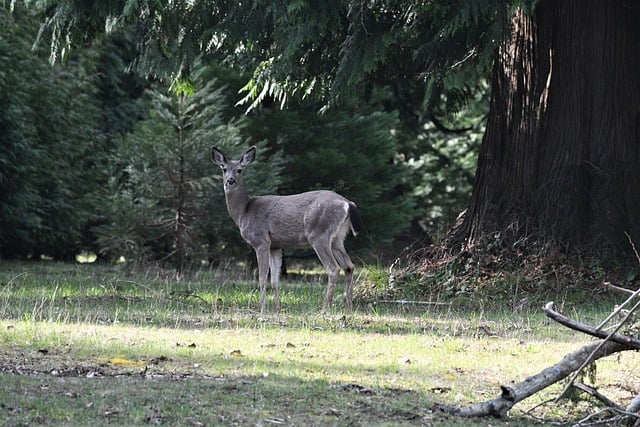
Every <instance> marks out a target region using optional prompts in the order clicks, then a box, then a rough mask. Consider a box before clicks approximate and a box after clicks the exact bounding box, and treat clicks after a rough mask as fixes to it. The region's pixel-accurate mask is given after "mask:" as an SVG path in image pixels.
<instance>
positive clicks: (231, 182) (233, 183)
mask: <svg viewBox="0 0 640 427" xmlns="http://www.w3.org/2000/svg"><path fill="white" fill-rule="evenodd" d="M236 182H237V181H236V179H235V178H233V177H231V178H228V179H227V185H228V186H230V187H231V186H234V185H236Z"/></svg>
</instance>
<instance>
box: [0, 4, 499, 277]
mask: <svg viewBox="0 0 640 427" xmlns="http://www.w3.org/2000/svg"><path fill="white" fill-rule="evenodd" d="M44 19H45V18H44V16H43V15H41V14H39V13H37V12H34V11H33V10H28V9H24V8H22V7H21V6H20V4H18V5H17V7H15V8H14V9H12V10H10V9H9V5H7V4H5V5H4V6H3V7H1V8H0V26H1V27H2V28H3V30H2V32H1V34H0V58H1V61H0V63H1V64H2V65H1V73H0V94H2V96H0V110H1V111H2V114H0V121H1V122H2V123H1V125H0V254H1V256H2V258H40V257H43V256H44V257H51V258H54V259H73V258H74V257H75V256H76V255H77V254H80V253H84V252H92V253H95V254H97V255H98V256H99V257H100V258H101V259H105V260H110V261H114V260H117V259H120V257H124V258H125V259H127V260H132V261H137V262H167V263H170V264H175V265H179V266H180V267H184V266H186V265H189V264H196V265H197V264H199V263H201V262H210V261H216V260H220V259H222V258H224V257H228V256H231V255H233V256H239V257H244V256H246V255H247V254H248V253H250V252H249V251H248V249H247V246H246V245H245V244H244V243H243V242H242V241H241V239H240V236H239V233H238V232H237V230H236V229H235V226H234V224H233V223H232V221H231V220H230V219H229V218H228V215H227V212H226V206H225V204H224V195H223V193H222V184H221V182H220V180H219V171H218V169H217V168H216V167H214V165H212V164H211V162H210V158H209V148H210V146H211V145H214V144H215V145H217V146H219V147H221V148H222V149H224V150H225V151H226V152H229V153H230V155H238V154H240V153H241V152H242V151H244V149H245V148H246V147H248V146H249V145H253V144H255V145H257V146H258V148H259V158H258V162H256V164H255V165H253V166H252V170H251V172H250V173H249V174H248V179H249V183H248V186H249V191H250V192H251V193H253V194H266V193H281V194H290V193H295V192H301V191H306V190H311V189H318V188H325V189H332V190H335V191H337V192H339V193H341V194H343V195H345V196H347V197H348V198H350V199H352V200H354V201H355V202H356V203H357V204H358V205H359V206H360V210H361V212H362V217H363V220H364V222H365V224H366V233H365V234H364V237H363V238H361V239H358V240H350V241H349V245H351V246H352V248H353V249H354V250H357V251H358V255H357V256H358V257H360V258H363V259H367V260H370V261H374V260H388V259H391V258H392V257H394V256H397V254H398V253H399V252H400V251H401V250H402V249H404V248H405V247H406V246H407V245H410V244H412V243H415V242H420V243H425V242H428V241H430V240H432V239H435V238H437V237H438V236H439V235H441V234H442V233H443V232H444V231H446V229H447V228H448V227H449V226H450V225H451V223H452V222H453V220H454V219H455V217H456V215H457V214H458V213H459V212H460V210H462V208H463V207H464V203H465V201H466V200H467V199H468V197H469V193H470V190H471V185H472V182H473V174H474V168H475V161H476V155H477V150H478V147H479V141H480V137H481V133H482V131H483V126H484V122H485V116H486V110H487V100H486V96H485V95H486V93H484V92H483V91H479V92H478V94H477V97H476V99H474V100H473V101H472V102H469V103H468V104H465V105H464V106H463V107H462V109H463V110H464V114H462V113H460V114H459V115H458V116H455V117H453V116H452V117H450V122H451V121H454V123H447V126H449V125H450V126H451V127H452V128H453V127H455V128H459V129H460V130H459V131H458V130H456V129H449V128H447V127H445V125H443V124H441V123H435V124H434V122H432V121H430V120H427V119H419V118H420V114H421V112H420V111H419V110H420V105H421V102H422V100H421V99H419V98H416V94H415V93H410V92H407V91H406V90H405V91H402V90H398V88H394V87H391V86H390V85H385V84H379V85H375V86H374V87H372V88H371V93H370V94H369V95H368V96H366V97H362V96H360V97H357V96H356V95H355V94H353V95H351V97H349V98H347V99H344V100H342V102H341V103H340V105H336V106H334V107H332V108H330V109H327V110H326V111H323V112H322V111H321V110H322V109H323V107H324V106H325V103H324V102H323V100H322V99H318V98H315V97H306V98H304V99H303V98H302V97H300V98H294V99H291V100H290V101H289V103H288V104H287V108H286V109H283V108H281V105H280V103H279V102H278V100H277V99H276V97H275V96H271V97H270V96H263V97H262V98H261V100H260V102H258V103H255V104H254V105H253V106H251V108H250V109H249V111H248V108H249V107H250V106H249V105H247V103H246V102H245V103H242V102H239V101H241V100H242V98H243V97H245V96H246V92H243V91H242V89H243V86H245V85H246V82H247V81H249V80H250V79H251V75H249V74H246V73H243V72H241V71H239V70H238V68H237V67H233V64H232V63H230V62H231V61H229V60H228V58H221V57H216V56H215V55H213V56H209V57H207V58H204V57H201V58H198V59H197V60H196V61H194V62H193V64H192V66H191V69H190V74H189V79H188V80H187V79H183V80H181V79H175V78H173V79H171V78H163V77H161V76H160V75H156V76H154V75H153V74H151V75H149V74H142V73H139V72H138V71H137V69H136V68H135V67H132V66H131V63H132V61H133V60H134V59H135V58H136V57H137V55H139V53H140V52H139V51H138V50H137V49H138V48H139V43H137V40H136V34H137V31H138V29H137V28H136V26H135V25H131V26H125V27H123V28H119V29H118V30H117V31H114V32H111V33H109V34H106V35H104V36H103V37H99V38H96V39H95V40H93V41H91V42H90V43H87V44H86V45H84V46H82V47H79V48H76V49H74V50H72V51H71V52H69V53H68V54H66V55H65V56H64V60H63V61H56V62H54V63H52V61H51V58H50V56H51V54H52V52H51V49H50V46H49V45H47V44H45V43H36V41H37V39H38V37H42V34H40V32H39V31H40V24H41V23H42V22H43V21H44ZM399 106H404V111H402V110H401V109H400V108H399ZM412 108H413V109H415V111H411V109H412ZM247 111H248V112H247ZM456 118H458V119H459V120H457V121H456V120H455V119H456ZM437 125H439V126H437Z"/></svg>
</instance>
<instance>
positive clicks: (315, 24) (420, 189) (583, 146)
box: [0, 0, 640, 271]
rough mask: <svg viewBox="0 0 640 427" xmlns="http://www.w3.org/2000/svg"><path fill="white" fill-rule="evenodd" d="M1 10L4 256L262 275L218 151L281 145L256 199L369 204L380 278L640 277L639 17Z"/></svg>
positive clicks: (530, 8)
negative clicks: (234, 213)
mask: <svg viewBox="0 0 640 427" xmlns="http://www.w3.org/2000/svg"><path fill="white" fill-rule="evenodd" d="M0 10H1V19H2V28H3V30H2V33H1V36H0V37H1V38H0V54H1V55H2V65H1V67H2V68H1V71H2V73H1V74H0V90H1V91H2V95H3V97H2V100H1V101H0V102H1V105H0V109H1V110H2V118H1V119H0V120H2V126H1V127H0V140H1V141H0V142H1V143H2V146H1V151H0V187H1V188H0V256H2V257H3V258H16V257H20V258H39V257H42V256H45V257H52V258H55V259H68V258H72V257H74V256H75V255H76V254H78V253H81V252H87V251H90V252H92V253H95V254H97V255H99V257H101V258H102V259H105V260H111V261H113V260H118V259H122V258H123V257H124V259H126V260H130V261H135V262H144V263H147V262H163V263H170V264H173V265H175V266H177V267H178V268H179V269H181V268H184V267H187V266H188V265H191V264H198V263H202V262H215V261H219V260H221V259H226V258H228V257H229V256H240V257H244V256H246V253H248V251H247V248H246V245H244V244H243V243H242V242H241V241H240V239H239V235H238V233H237V232H236V230H235V229H234V227H233V224H232V222H231V220H230V219H229V218H228V217H227V215H226V212H225V207H224V202H223V197H222V194H221V190H220V188H221V185H220V182H219V172H218V171H217V170H216V168H215V167H213V166H212V165H211V164H210V161H209V159H208V154H207V153H208V152H209V147H210V146H211V145H214V144H215V145H217V146H218V147H220V148H221V149H223V150H224V151H225V152H226V153H228V154H229V156H230V157H232V156H234V155H237V154H238V153H240V152H242V151H244V149H245V148H246V147H247V146H249V145H257V146H258V149H259V150H258V156H259V157H258V162H257V163H256V165H255V167H252V171H251V173H250V174H249V177H250V178H251V179H252V181H251V182H250V183H249V184H250V187H251V188H250V189H249V191H250V192H251V193H253V194H260V193H281V194H289V193H295V192H301V191H305V190H310V189H316V188H326V189H332V190H336V191H338V192H340V193H342V194H344V195H345V196H347V197H349V198H350V199H351V200H353V201H355V202H356V203H357V204H358V205H359V207H360V210H361V212H362V217H363V220H364V223H365V228H366V233H365V234H364V236H363V237H362V238H360V239H358V240H350V241H349V242H348V244H349V245H350V246H352V247H351V248H350V249H351V250H352V251H353V250H354V249H357V250H359V253H358V255H357V257H359V258H361V259H363V260H365V261H369V262H371V261H382V262H383V263H385V262H387V261H389V260H392V259H395V257H396V256H397V255H398V254H400V253H401V252H402V251H403V250H404V249H406V248H407V247H409V246H411V245H412V244H414V243H417V246H418V247H420V246H422V247H424V246H425V245H426V244H429V243H431V242H437V243H439V245H438V246H437V247H435V248H433V249H435V253H440V254H443V253H448V254H453V255H454V257H458V258H457V259H454V260H453V261H451V259H450V260H449V261H448V262H453V264H455V265H481V264H482V265H484V264H486V265H491V266H496V265H502V266H504V267H505V268H511V267H507V266H509V265H511V266H513V265H516V266H521V265H523V264H531V259H535V261H534V262H533V263H534V264H535V263H537V262H542V264H544V262H545V260H552V259H554V260H556V261H558V260H560V261H559V262H560V263H562V264H563V263H564V261H562V257H561V256H564V255H567V254H569V255H571V256H572V259H573V260H574V261H575V264H576V265H578V266H580V265H581V264H583V261H582V260H583V259H584V257H585V256H588V257H590V258H591V259H595V262H596V264H601V265H603V268H609V267H610V266H613V267H614V268H616V267H618V266H620V265H623V264H627V266H626V267H625V268H627V267H628V266H629V263H631V265H632V266H635V267H633V268H634V269H637V264H638V255H637V253H636V251H635V247H634V245H636V243H637V242H638V241H640V225H639V224H640V223H639V222H638V217H640V196H639V195H640V191H638V189H639V188H640V167H639V165H640V150H639V149H638V147H640V144H639V143H638V141H640V133H639V131H638V129H640V127H638V125H637V123H638V117H640V112H639V111H640V109H639V104H638V102H637V99H638V98H639V97H640V78H639V77H638V76H639V74H638V73H637V70H638V69H639V68H640V64H636V62H638V61H640V59H638V58H640V57H638V55H637V47H638V45H640V36H639V35H638V33H637V31H635V28H636V23H637V21H638V19H640V7H638V5H637V4H636V3H635V2H633V1H630V0H619V1H615V2H599V1H596V0H585V2H575V1H571V0H560V1H550V0H549V1H547V0H468V1H466V0H465V1H452V2H430V1H416V0H376V1H371V2H362V1H358V0H327V1H322V2H318V1H315V0H295V1H279V0H254V1H251V2H227V1H221V2H215V3H211V2H207V1H200V0H192V1H175V2H164V1H159V2H155V1H154V2H150V1H137V0H119V1H114V2H85V1H76V0H49V1H47V2H29V1H27V2H20V1H14V2H10V3H3V6H2V8H0ZM234 153H235V154H234ZM442 237H445V238H444V239H442ZM441 249H442V250H441ZM474 252H479V255H474V254H473V253H474ZM432 254H433V252H432ZM558 254H560V255H561V256H560V257H558V256H556V255H558ZM430 256H431V255H429V253H426V252H422V253H420V254H418V258H421V259H422V261H423V262H426V264H429V261H428V259H429V258H430ZM436 256H437V255H436ZM507 258H514V259H515V264H508V263H496V262H495V261H496V260H499V261H503V260H505V259H507ZM602 261H604V262H602ZM492 268H493V270H494V271H500V270H501V269H504V268H502V267H500V268H498V267H492ZM423 271H424V269H423ZM632 271H633V270H632Z"/></svg>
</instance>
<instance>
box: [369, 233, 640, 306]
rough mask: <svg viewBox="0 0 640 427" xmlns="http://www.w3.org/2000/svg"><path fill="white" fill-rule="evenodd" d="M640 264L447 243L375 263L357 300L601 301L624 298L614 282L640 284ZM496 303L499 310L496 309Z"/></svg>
mask: <svg viewBox="0 0 640 427" xmlns="http://www.w3.org/2000/svg"><path fill="white" fill-rule="evenodd" d="M637 273H638V266H637V265H631V264H628V263H626V264H625V263H621V262H619V261H618V260H617V259H615V258H614V257H607V256H601V255H585V254H582V253H578V252H573V253H567V252H564V251H561V250H559V249H557V248H545V249H544V250H530V251H526V250H520V249H518V248H517V247H512V248H506V249H505V248H504V247H500V248H498V247H493V246H491V245H488V246H486V247H483V248H475V249H473V250H466V251H458V252H456V253H452V252H451V251H448V250H447V249H446V248H444V247H442V246H436V245H434V246H430V247H428V248H425V249H421V250H419V251H416V252H413V253H411V254H407V255H406V256H404V257H402V258H398V259H397V260H396V262H395V263H393V264H392V265H391V266H390V267H388V268H383V267H376V268H370V269H369V270H368V271H367V273H366V275H365V277H364V278H363V279H362V280H361V281H360V283H359V285H358V288H357V300H359V301H360V302H361V303H365V304H371V303H375V302H379V301H395V302H406V303H409V302H415V303H423V304H426V303H431V304H439V303H443V302H447V303H451V304H454V305H456V306H459V307H461V308H465V307H472V306H477V305H478V303H480V302H482V303H483V304H488V306H489V308H496V309H497V308H499V309H511V310H513V311H528V310H530V309H532V308H539V307H541V306H542V305H543V304H544V303H546V302H548V301H556V302H558V303H561V304H563V303H565V302H567V303H569V302H570V303H572V304H576V305H577V304H587V305H589V306H590V305H592V304H593V303H594V301H597V302H598V303H599V304H601V303H607V302H611V303H612V304H614V303H615V302H616V301H618V300H619V295H616V294H615V293H614V292H612V289H611V287H610V285H611V284H614V285H616V286H619V287H623V288H628V289H635V288H636V287H637V285H636V278H637ZM492 306H493V307H492Z"/></svg>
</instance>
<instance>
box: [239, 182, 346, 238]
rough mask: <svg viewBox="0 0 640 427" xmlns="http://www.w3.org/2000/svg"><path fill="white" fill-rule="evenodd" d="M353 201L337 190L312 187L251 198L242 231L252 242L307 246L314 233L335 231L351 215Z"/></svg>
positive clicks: (241, 225) (241, 223) (243, 219)
mask: <svg viewBox="0 0 640 427" xmlns="http://www.w3.org/2000/svg"><path fill="white" fill-rule="evenodd" d="M348 204H349V201H348V200H347V199H346V198H344V197H342V196H340V195H339V194H337V193H334V192H333V191H326V190H320V191H309V192H306V193H300V194H292V195H289V196H256V197H252V198H250V199H249V203H248V204H247V209H246V211H245V215H244V216H243V218H241V220H240V224H239V225H240V231H241V233H242V236H243V237H244V239H245V240H247V242H248V243H249V244H251V245H252V246H254V247H255V246H256V245H259V244H261V243H266V242H265V241H264V240H265V239H268V241H269V243H270V245H271V247H272V248H277V247H301V246H307V245H308V244H309V243H308V240H309V238H310V237H312V236H314V235H317V234H320V233H323V232H331V231H332V230H333V229H336V228H337V227H339V226H340V225H342V223H344V221H345V220H346V219H347V218H348V206H349V205H348Z"/></svg>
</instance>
